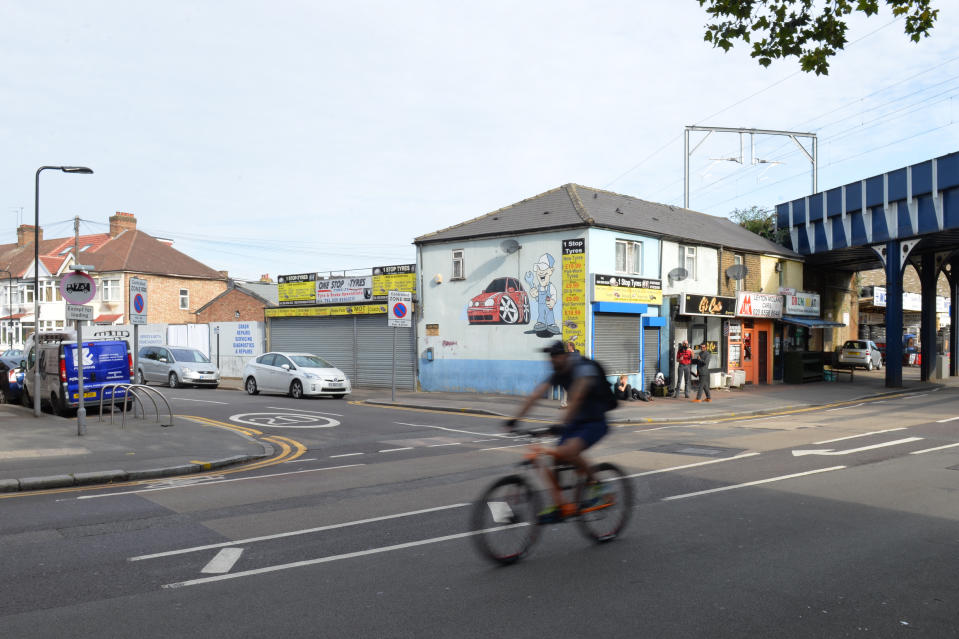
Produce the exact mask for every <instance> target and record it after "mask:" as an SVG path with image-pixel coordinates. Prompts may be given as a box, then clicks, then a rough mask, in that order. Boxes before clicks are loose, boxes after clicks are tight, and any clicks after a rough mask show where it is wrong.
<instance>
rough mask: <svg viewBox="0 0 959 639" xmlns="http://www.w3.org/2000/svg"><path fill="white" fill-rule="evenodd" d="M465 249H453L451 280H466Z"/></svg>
mask: <svg viewBox="0 0 959 639" xmlns="http://www.w3.org/2000/svg"><path fill="white" fill-rule="evenodd" d="M463 253H464V251H463V249H453V277H451V278H450V279H451V280H464V279H466V263H465V262H464V261H463Z"/></svg>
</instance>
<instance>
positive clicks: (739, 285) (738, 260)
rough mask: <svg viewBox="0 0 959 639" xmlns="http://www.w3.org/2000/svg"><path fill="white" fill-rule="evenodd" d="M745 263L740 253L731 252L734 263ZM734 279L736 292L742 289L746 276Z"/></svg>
mask: <svg viewBox="0 0 959 639" xmlns="http://www.w3.org/2000/svg"><path fill="white" fill-rule="evenodd" d="M745 263H746V259H745V258H744V257H743V256H742V255H740V254H739V253H734V254H733V264H734V265H742V264H745ZM735 281H736V292H737V293H738V292H739V291H741V290H743V283H744V282H745V281H746V278H743V279H740V280H735Z"/></svg>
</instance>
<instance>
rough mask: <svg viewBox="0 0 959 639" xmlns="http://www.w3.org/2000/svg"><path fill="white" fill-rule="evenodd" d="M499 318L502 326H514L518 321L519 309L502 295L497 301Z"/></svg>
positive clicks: (508, 298)
mask: <svg viewBox="0 0 959 639" xmlns="http://www.w3.org/2000/svg"><path fill="white" fill-rule="evenodd" d="M499 318H500V320H501V321H502V322H503V323H504V324H515V323H516V322H518V321H519V309H518V308H516V302H514V301H513V299H512V298H510V297H507V296H506V295H504V296H503V297H501V298H500V299H499Z"/></svg>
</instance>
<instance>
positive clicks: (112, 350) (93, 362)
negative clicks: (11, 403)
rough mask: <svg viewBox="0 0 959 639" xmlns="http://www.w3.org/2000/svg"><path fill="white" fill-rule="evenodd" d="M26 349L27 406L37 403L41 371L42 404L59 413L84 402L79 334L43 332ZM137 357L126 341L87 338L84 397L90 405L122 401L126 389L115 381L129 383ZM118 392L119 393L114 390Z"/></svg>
mask: <svg viewBox="0 0 959 639" xmlns="http://www.w3.org/2000/svg"><path fill="white" fill-rule="evenodd" d="M24 350H25V351H26V352H27V356H26V364H27V366H26V372H25V374H24V379H23V394H22V395H21V398H22V399H23V404H24V406H33V397H34V393H35V392H36V391H35V390H34V385H35V383H34V377H35V373H36V371H37V370H38V369H39V371H40V387H39V393H40V404H41V406H44V407H47V406H49V408H50V410H52V411H54V412H56V413H57V414H58V415H69V414H70V413H72V411H73V410H74V409H76V408H77V407H78V406H79V405H80V395H79V375H78V367H77V343H76V335H75V334H73V333H72V332H65V333H41V334H40V336H39V338H38V339H37V341H36V343H35V342H34V338H33V336H31V337H30V338H28V339H27V343H26V346H25V347H24ZM132 377H133V358H132V356H131V355H130V348H129V346H128V345H127V342H126V340H91V341H86V340H84V341H83V399H84V403H85V405H87V406H94V405H96V406H98V405H99V404H100V399H101V397H102V398H103V401H104V402H105V403H117V404H121V403H123V402H124V400H126V390H125V389H123V388H114V387H113V386H114V384H129V383H130V380H131V379H132ZM114 391H115V392H114Z"/></svg>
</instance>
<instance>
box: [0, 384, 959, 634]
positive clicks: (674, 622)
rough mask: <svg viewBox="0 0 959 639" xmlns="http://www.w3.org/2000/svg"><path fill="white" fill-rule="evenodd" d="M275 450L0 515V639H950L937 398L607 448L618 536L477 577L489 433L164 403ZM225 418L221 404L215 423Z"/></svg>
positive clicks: (571, 530) (373, 418)
mask: <svg viewBox="0 0 959 639" xmlns="http://www.w3.org/2000/svg"><path fill="white" fill-rule="evenodd" d="M168 397H171V398H172V401H173V405H174V409H175V410H176V412H177V413H178V414H181V415H195V416H198V417H203V418H206V419H214V420H217V421H222V422H226V423H232V424H239V425H246V426H248V427H250V428H257V429H258V430H261V431H264V432H270V433H273V434H276V435H280V436H282V437H285V438H288V439H290V440H293V441H295V442H297V443H298V444H299V445H300V446H299V448H298V449H297V450H298V453H299V454H298V456H297V457H296V458H295V459H292V460H291V461H288V462H286V463H283V464H276V465H272V466H263V467H260V468H258V469H256V470H252V471H245V472H231V473H222V474H210V475H206V476H202V477H189V478H179V479H171V480H165V481H158V482H155V483H153V484H150V485H148V486H143V485H140V486H131V487H122V488H121V487H113V488H109V487H108V488H97V489H91V490H88V491H81V492H74V493H68V494H67V493H61V494H47V495H32V496H25V497H21V498H17V499H6V500H0V513H2V515H3V516H2V517H0V550H2V553H3V557H4V561H3V562H0V580H2V581H0V583H3V584H4V588H3V593H4V594H3V597H0V636H2V637H5V638H6V637H17V638H19V637H51V636H56V637H129V636H138V637H201V636H202V637H267V636H269V637H272V636H277V637H343V636H351V637H534V636H537V637H538V636H544V635H553V636H560V637H574V636H610V637H641V636H642V637H737V638H738V637H844V636H877V637H898V636H903V637H913V636H922V637H956V636H959V575H957V572H956V570H955V559H956V556H957V551H959V535H957V532H956V524H957V520H959V499H957V490H956V485H957V479H959V474H957V473H956V470H957V469H959V436H957V431H956V425H957V424H959V391H957V390H952V389H945V390H942V391H939V392H932V393H919V394H914V395H907V396H902V397H897V398H892V399H885V400H881V401H870V402H863V403H861V404H858V405H856V404H852V405H848V406H843V407H837V408H834V409H826V410H815V411H802V412H792V413H784V414H782V415H777V416H772V417H763V418H753V419H739V420H728V421H715V422H709V423H696V424H672V425H668V426H656V425H650V426H643V427H637V426H635V425H634V426H629V427H625V426H624V427H617V428H615V429H614V432H613V433H612V434H611V435H610V436H609V437H608V438H607V439H606V440H604V441H603V442H601V444H600V445H599V446H597V448H596V450H595V451H594V453H593V457H594V458H596V459H604V460H609V461H613V462H615V463H617V464H619V465H620V466H622V467H623V468H624V469H626V470H627V471H628V472H629V473H630V474H632V475H633V478H632V481H633V485H634V489H635V492H636V495H637V503H636V505H635V511H634V513H633V515H634V516H633V520H632V522H631V524H630V527H629V528H628V529H627V531H626V532H625V534H624V535H623V536H622V537H621V538H619V539H617V540H615V541H614V542H613V543H610V544H605V545H595V544H592V543H591V542H590V541H588V540H587V539H586V538H585V537H583V536H582V535H581V534H580V533H579V531H578V530H577V528H576V527H575V526H574V525H565V524H559V525H554V526H549V527H547V528H546V529H545V530H544V531H543V534H542V535H541V538H540V542H539V544H538V546H537V547H536V548H535V549H534V551H533V553H532V554H531V556H530V557H528V558H526V559H525V560H524V561H522V562H520V563H519V564H517V565H515V566H511V567H508V568H497V567H493V566H492V565H491V564H489V563H487V562H485V561H484V560H483V559H482V558H480V557H479V555H478V554H477V553H476V552H475V550H474V548H473V545H472V540H471V538H470V535H471V531H470V527H469V524H468V518H469V517H468V515H469V503H470V501H471V500H473V499H474V498H475V497H476V496H477V495H478V494H479V493H480V491H481V490H482V489H483V487H484V486H485V485H487V484H488V483H490V482H491V481H492V480H493V479H494V478H496V477H497V476H499V475H502V474H505V473H507V472H511V469H512V467H513V465H514V464H515V462H516V461H517V460H518V458H519V454H520V452H521V451H522V450H523V449H522V447H518V446H517V445H516V442H513V441H509V440H508V439H506V438H504V436H503V433H502V431H501V430H500V422H499V420H498V419H494V418H486V417H481V416H469V415H460V414H448V413H434V412H428V411H412V410H397V409H388V408H380V407H370V406H363V405H356V404H351V403H349V402H348V401H345V400H299V401H294V400H292V399H289V398H285V397H280V396H264V395H260V396H256V397H249V396H247V395H245V394H243V393H240V392H237V391H225V390H224V391H210V390H188V389H187V390H177V391H172V392H170V393H168ZM219 402H222V403H219Z"/></svg>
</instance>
